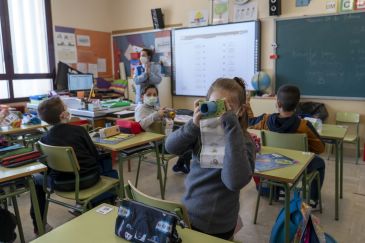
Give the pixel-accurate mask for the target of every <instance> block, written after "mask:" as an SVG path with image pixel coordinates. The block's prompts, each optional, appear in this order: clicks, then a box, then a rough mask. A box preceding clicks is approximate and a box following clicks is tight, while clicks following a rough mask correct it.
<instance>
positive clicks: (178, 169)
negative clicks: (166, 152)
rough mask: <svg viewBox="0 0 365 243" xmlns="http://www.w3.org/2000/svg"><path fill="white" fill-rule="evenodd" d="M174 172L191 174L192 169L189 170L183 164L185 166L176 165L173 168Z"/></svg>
mask: <svg viewBox="0 0 365 243" xmlns="http://www.w3.org/2000/svg"><path fill="white" fill-rule="evenodd" d="M172 171H173V172H175V173H184V174H188V173H189V172H190V168H188V167H187V166H186V165H185V164H183V165H179V164H175V165H174V166H173V167H172Z"/></svg>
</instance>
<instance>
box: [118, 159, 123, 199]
mask: <svg viewBox="0 0 365 243" xmlns="http://www.w3.org/2000/svg"><path fill="white" fill-rule="evenodd" d="M118 157H119V159H118V170H119V171H118V172H119V183H120V184H119V187H120V188H119V190H120V192H119V196H120V197H122V198H121V199H124V198H125V192H124V176H123V161H124V157H123V155H121V154H120V155H119V156H118Z"/></svg>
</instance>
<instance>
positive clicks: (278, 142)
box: [254, 130, 322, 224]
mask: <svg viewBox="0 0 365 243" xmlns="http://www.w3.org/2000/svg"><path fill="white" fill-rule="evenodd" d="M261 142H262V146H270V147H277V148H285V149H292V150H300V151H308V139H307V134H305V133H277V132H271V131H266V130H262V131H261ZM304 176H306V182H307V184H306V185H305V188H308V194H307V197H306V201H307V203H309V195H310V193H311V191H310V189H311V187H310V185H311V184H312V181H313V180H314V179H316V180H317V186H318V191H319V195H318V199H319V208H320V213H322V198H321V190H320V179H319V172H318V171H314V172H312V173H309V174H307V173H305V175H304ZM273 182H274V181H273ZM267 183H268V184H270V181H267ZM260 184H262V180H261V179H260ZM259 188H261V185H260V186H259ZM273 188H274V187H273V184H270V197H269V202H270V205H271V204H272V197H273ZM260 194H261V191H260V190H259V192H258V196H257V201H256V210H255V218H254V223H255V224H256V220H257V213H258V208H259V203H260V200H259V197H260Z"/></svg>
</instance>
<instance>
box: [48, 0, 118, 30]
mask: <svg viewBox="0 0 365 243" xmlns="http://www.w3.org/2000/svg"><path fill="white" fill-rule="evenodd" d="M111 3H112V1H111V0H52V1H51V4H52V21H53V25H58V26H66V27H73V28H80V29H87V30H95V31H105V32H111V31H112V30H113V29H112V24H111V22H112V18H111V16H110V13H111V12H112V4H111Z"/></svg>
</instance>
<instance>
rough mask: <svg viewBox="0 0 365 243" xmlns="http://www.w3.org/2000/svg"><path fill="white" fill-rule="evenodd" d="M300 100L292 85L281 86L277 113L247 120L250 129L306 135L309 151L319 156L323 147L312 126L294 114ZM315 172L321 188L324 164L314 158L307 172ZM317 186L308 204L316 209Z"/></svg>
mask: <svg viewBox="0 0 365 243" xmlns="http://www.w3.org/2000/svg"><path fill="white" fill-rule="evenodd" d="M299 100H300V90H299V89H298V87H296V86H294V85H283V86H281V87H280V88H279V90H278V93H277V107H278V110H279V113H274V114H263V115H261V116H259V117H256V118H252V119H249V125H250V128H253V129H258V130H262V129H265V130H270V131H272V132H279V133H306V134H307V136H308V147H309V151H310V152H313V153H316V154H320V153H323V152H324V149H325V146H324V143H323V142H322V140H321V138H320V136H319V135H318V133H317V131H316V129H315V128H314V127H313V125H312V124H311V123H310V122H309V121H306V120H304V119H300V118H299V117H298V116H297V115H296V114H295V108H296V107H297V105H298V103H299ZM315 170H317V171H318V172H319V175H320V184H321V187H322V185H323V181H324V172H325V163H324V160H323V159H322V158H320V157H319V156H315V157H314V159H313V160H312V161H311V162H310V163H309V165H308V167H307V172H308V173H310V172H312V171H315ZM318 194H319V192H318V189H317V184H316V183H312V185H311V195H310V199H311V200H310V204H311V206H312V207H313V208H315V209H317V208H318V207H319V205H318Z"/></svg>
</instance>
